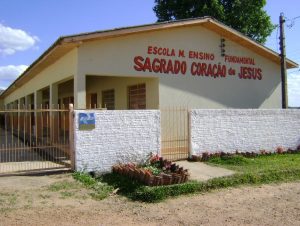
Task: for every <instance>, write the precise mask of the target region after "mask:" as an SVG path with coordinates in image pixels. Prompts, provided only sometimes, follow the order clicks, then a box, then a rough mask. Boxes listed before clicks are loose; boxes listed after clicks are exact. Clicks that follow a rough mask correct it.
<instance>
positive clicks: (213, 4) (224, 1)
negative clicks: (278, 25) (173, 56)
mask: <svg viewBox="0 0 300 226" xmlns="http://www.w3.org/2000/svg"><path fill="white" fill-rule="evenodd" d="M265 5H266V0H201V1H199V0H155V7H154V8H153V10H154V12H155V13H156V16H157V18H158V21H169V20H177V19H186V18H196V17H203V16H212V17H214V18H216V19H217V20H219V21H221V22H223V23H225V24H226V25H228V26H230V27H232V28H234V29H236V30H238V31H240V32H241V33H243V34H245V35H247V36H248V37H250V38H252V39H254V40H256V41H258V42H260V43H265V41H266V39H267V37H268V36H269V35H270V34H271V33H272V31H273V30H274V28H275V26H274V25H273V24H272V23H271V19H270V16H268V14H267V13H266V11H265V10H264V9H263V8H264V6H265Z"/></svg>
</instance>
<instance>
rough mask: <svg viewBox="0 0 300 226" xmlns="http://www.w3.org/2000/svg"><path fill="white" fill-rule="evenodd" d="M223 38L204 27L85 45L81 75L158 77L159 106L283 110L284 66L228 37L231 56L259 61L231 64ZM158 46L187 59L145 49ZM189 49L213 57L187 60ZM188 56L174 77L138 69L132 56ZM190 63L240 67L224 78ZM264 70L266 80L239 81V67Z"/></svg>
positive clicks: (227, 47)
mask: <svg viewBox="0 0 300 226" xmlns="http://www.w3.org/2000/svg"><path fill="white" fill-rule="evenodd" d="M220 38H221V36H220V35H219V34H216V33H214V32H212V31H210V30H207V29H205V28H203V27H200V26H197V27H189V28H176V29H168V30H165V31H157V32H148V33H144V34H137V35H130V36H125V37H118V38H112V39H106V40H101V41H94V42H89V43H85V44H83V45H82V46H80V47H79V50H78V57H79V59H78V68H79V70H80V71H81V74H82V75H87V74H98V75H106V76H125V77H129V76H130V77H135V76H138V77H155V78H159V83H160V84H159V104H160V106H161V107H163V106H169V105H188V106H190V107H194V108H280V107H281V89H280V82H281V81H280V66H279V65H277V64H275V63H273V62H271V61H269V60H268V59H265V58H263V57H261V56H259V55H257V54H256V53H254V52H251V51H250V50H248V49H246V48H244V47H241V46H239V45H238V44H236V43H234V42H231V41H229V40H226V41H225V45H226V46H225V49H226V54H227V55H234V56H241V57H249V58H254V59H255V65H254V66H252V65H242V64H234V63H227V62H225V60H224V57H221V54H220V52H221V51H220V47H219V46H220ZM149 45H151V46H159V47H166V48H170V49H172V48H174V49H175V51H178V50H179V49H182V50H184V51H185V53H186V54H185V58H182V57H178V56H175V57H174V56H157V55H156V56H155V55H149V54H147V47H148V46H149ZM189 50H193V51H199V52H208V53H213V54H214V56H215V59H214V60H213V61H204V60H202V61H201V60H196V59H189V58H188V57H187V55H188V54H187V52H188V51H189ZM135 56H142V57H144V58H145V57H150V58H151V59H153V58H155V57H157V58H163V59H166V60H169V59H172V60H185V61H186V62H187V65H188V70H187V73H186V74H185V75H184V76H182V75H171V74H163V73H161V74H160V73H154V72H143V71H136V70H134V57H135ZM192 62H206V63H214V64H219V63H220V64H222V65H226V68H227V70H229V68H233V69H235V70H236V71H237V73H236V75H235V76H230V75H228V74H227V76H226V78H216V79H215V78H211V77H205V76H204V77H202V76H192V75H191V73H190V70H189V67H190V65H191V64H192ZM241 66H244V67H255V68H261V70H262V74H263V79H262V80H249V79H245V80H244V79H239V78H238V75H237V74H238V71H239V70H240V67H241Z"/></svg>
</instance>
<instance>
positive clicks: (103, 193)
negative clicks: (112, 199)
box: [73, 172, 113, 200]
mask: <svg viewBox="0 0 300 226" xmlns="http://www.w3.org/2000/svg"><path fill="white" fill-rule="evenodd" d="M73 178H74V179H75V180H77V181H79V182H81V183H82V184H83V185H84V186H85V187H87V188H90V189H92V190H93V191H94V192H93V193H91V194H90V195H91V197H92V198H94V199H96V200H102V199H104V198H106V197H108V196H109V194H111V193H112V191H113V186H110V185H107V184H106V183H101V182H100V181H98V180H96V179H95V178H93V177H92V176H90V175H89V174H87V173H84V172H75V173H73Z"/></svg>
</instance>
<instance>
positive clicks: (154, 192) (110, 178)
mask: <svg viewBox="0 0 300 226" xmlns="http://www.w3.org/2000/svg"><path fill="white" fill-rule="evenodd" d="M208 164H211V165H215V166H219V167H224V168H228V169H231V170H235V171H236V172H237V173H236V174H234V175H232V176H228V177H220V178H214V179H211V180H208V181H206V182H198V181H189V182H187V183H185V184H175V185H167V186H154V187H149V186H145V185H143V184H141V183H140V182H138V181H136V180H132V179H130V178H127V177H124V176H121V175H119V174H115V173H111V174H106V175H103V176H101V177H99V178H96V179H95V178H92V177H91V176H89V175H88V174H80V173H75V174H74V175H75V176H74V178H76V177H78V178H79V179H78V180H79V181H81V182H82V183H84V184H85V185H86V186H87V187H90V188H93V189H94V190H95V191H98V189H99V188H101V189H102V190H103V186H104V188H105V189H106V192H108V193H109V192H111V191H112V190H113V189H118V194H121V195H123V196H126V197H128V198H129V199H131V200H138V201H143V202H159V201H162V200H164V199H166V198H168V197H175V196H179V195H183V194H192V193H203V192H208V191H211V190H215V189H220V188H228V187H236V186H240V185H260V184H269V183H277V182H289V181H296V180H300V154H299V153H297V154H282V155H277V154H274V155H268V156H258V157H255V158H245V157H243V156H226V157H222V158H221V157H215V158H212V159H210V160H209V161H208ZM76 175H77V176H76ZM78 175H79V176H78ZM98 183H99V184H100V185H101V186H99V185H98ZM101 189H100V191H101ZM101 192H102V191H101ZM101 192H100V193H99V194H101ZM106 192H104V194H107V193H106ZM103 197H105V196H102V197H101V198H103Z"/></svg>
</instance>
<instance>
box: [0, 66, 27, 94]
mask: <svg viewBox="0 0 300 226" xmlns="http://www.w3.org/2000/svg"><path fill="white" fill-rule="evenodd" d="M27 68H28V66H27V65H7V66H0V88H1V89H6V88H7V87H8V86H9V85H10V84H11V83H12V82H13V81H14V80H15V79H16V78H18V77H19V76H20V75H21V74H22V73H23V72H24V71H25V70H26V69H27Z"/></svg>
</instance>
